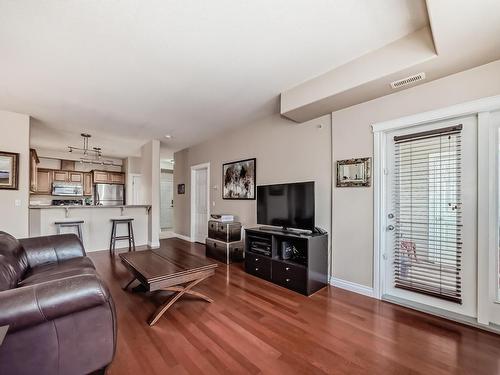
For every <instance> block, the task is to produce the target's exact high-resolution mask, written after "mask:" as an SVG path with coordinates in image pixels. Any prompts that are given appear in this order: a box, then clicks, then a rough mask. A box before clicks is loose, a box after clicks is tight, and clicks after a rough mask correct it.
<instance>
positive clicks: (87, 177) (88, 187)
mask: <svg viewBox="0 0 500 375" xmlns="http://www.w3.org/2000/svg"><path fill="white" fill-rule="evenodd" d="M83 195H92V173H84V174H83Z"/></svg>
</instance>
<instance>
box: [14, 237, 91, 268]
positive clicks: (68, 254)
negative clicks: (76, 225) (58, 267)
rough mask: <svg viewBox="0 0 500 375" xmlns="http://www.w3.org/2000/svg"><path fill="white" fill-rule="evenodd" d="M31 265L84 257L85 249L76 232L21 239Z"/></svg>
mask: <svg viewBox="0 0 500 375" xmlns="http://www.w3.org/2000/svg"><path fill="white" fill-rule="evenodd" d="M19 242H21V245H22V246H23V248H24V251H25V252H26V256H27V257H28V263H29V266H30V267H36V266H40V265H42V264H47V263H58V262H60V261H64V260H68V259H72V258H77V257H84V256H85V255H86V254H85V249H84V248H83V245H82V242H81V241H80V239H79V238H78V236H77V235H75V234H59V235H54V236H43V237H32V238H23V239H20V240H19Z"/></svg>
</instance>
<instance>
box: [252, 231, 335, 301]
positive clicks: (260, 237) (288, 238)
mask: <svg viewBox="0 0 500 375" xmlns="http://www.w3.org/2000/svg"><path fill="white" fill-rule="evenodd" d="M245 234H246V235H245V271H246V272H248V273H250V274H252V275H255V276H258V277H260V278H262V279H265V280H268V281H271V282H273V283H275V284H278V285H281V286H283V287H285V288H288V289H291V290H294V291H296V292H299V293H302V294H305V295H310V294H312V293H314V292H316V291H318V290H319V289H321V288H323V287H324V286H326V284H327V282H328V234H319V233H313V234H300V233H294V232H290V231H280V230H279V229H271V228H265V227H258V228H250V229H246V230H245ZM283 243H285V246H286V247H288V248H289V249H293V251H292V253H293V255H292V257H291V258H290V259H283V254H282V248H283Z"/></svg>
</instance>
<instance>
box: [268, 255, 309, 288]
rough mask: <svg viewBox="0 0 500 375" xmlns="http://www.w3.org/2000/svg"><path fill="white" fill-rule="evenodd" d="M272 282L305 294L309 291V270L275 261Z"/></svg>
mask: <svg viewBox="0 0 500 375" xmlns="http://www.w3.org/2000/svg"><path fill="white" fill-rule="evenodd" d="M272 270H273V273H272V281H273V282H274V283H276V284H278V285H281V286H284V287H285V288H288V289H292V290H295V291H296V292H299V293H302V294H305V293H306V290H307V269H306V268H305V267H303V266H299V265H297V266H295V265H292V264H290V263H284V262H281V261H276V260H273V263H272Z"/></svg>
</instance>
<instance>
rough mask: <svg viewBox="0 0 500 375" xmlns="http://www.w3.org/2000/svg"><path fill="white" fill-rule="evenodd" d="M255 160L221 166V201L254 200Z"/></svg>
mask: <svg viewBox="0 0 500 375" xmlns="http://www.w3.org/2000/svg"><path fill="white" fill-rule="evenodd" d="M255 177H256V159H255V158H253V159H245V160H239V161H235V162H231V163H225V164H223V165H222V187H223V188H222V199H244V200H249V199H255V192H256V189H255V182H256V181H255Z"/></svg>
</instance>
